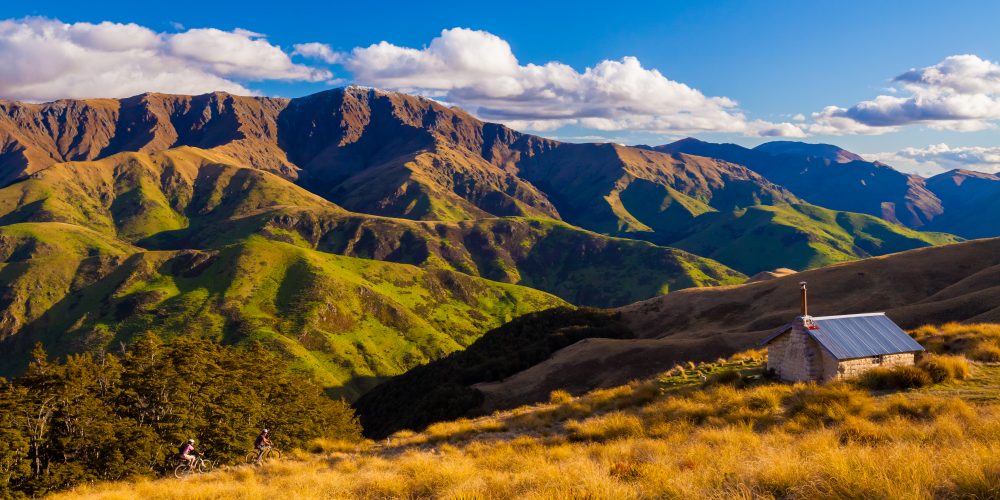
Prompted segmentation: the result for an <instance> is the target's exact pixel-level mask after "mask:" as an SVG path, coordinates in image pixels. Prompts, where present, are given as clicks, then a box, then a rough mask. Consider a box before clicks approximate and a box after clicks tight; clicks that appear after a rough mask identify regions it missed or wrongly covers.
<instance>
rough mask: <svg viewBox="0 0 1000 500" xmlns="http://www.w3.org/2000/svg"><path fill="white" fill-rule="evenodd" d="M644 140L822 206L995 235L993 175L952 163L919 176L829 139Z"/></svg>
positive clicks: (999, 190)
mask: <svg viewBox="0 0 1000 500" xmlns="http://www.w3.org/2000/svg"><path fill="white" fill-rule="evenodd" d="M645 147H646V148H647V149H650V150H653V151H661V152H667V153H685V154H693V155H701V156H708V157H712V158H720V159H723V160H726V161H731V162H734V163H739V164H741V165H746V166H747V167H749V168H751V169H753V170H754V171H756V172H759V173H760V174H761V175H763V176H765V177H767V178H768V179H770V180H772V181H774V182H776V183H778V184H780V185H782V186H784V187H785V188H787V189H788V190H789V191H791V192H793V193H795V195H796V196H798V197H799V198H802V199H803V200H806V201H808V202H810V203H814V204H817V205H821V206H823V207H826V208H831V209H835V210H845V211H849V212H860V213H865V214H869V215H874V216H877V217H880V218H883V219H885V220H888V221H890V222H895V223H898V224H903V225H905V226H907V227H910V228H914V229H922V230H928V231H943V232H947V233H952V234H956V235H959V236H961V237H964V238H983V237H988V236H996V235H997V234H1000V221H997V218H996V216H997V215H1000V203H998V200H1000V182H998V181H1000V177H997V176H996V175H994V174H986V173H980V172H972V171H967V170H951V171H948V172H944V173H941V174H938V175H935V176H933V177H931V178H923V177H921V176H919V175H914V174H906V173H903V172H899V171H897V170H895V169H893V168H892V167H890V166H889V165H886V164H884V163H881V162H877V161H875V162H869V161H866V160H865V159H864V158H862V157H861V156H859V155H857V154H854V153H851V152H849V151H845V150H843V149H841V148H838V147H837V146H833V145H829V144H804V143H800V142H789V141H775V142H768V143H765V144H761V145H760V146H757V147H755V148H752V149H748V148H744V147H742V146H738V145H736V144H713V143H709V142H704V141H699V140H697V139H693V138H688V139H683V140H680V141H677V142H673V143H670V144H664V145H662V146H656V147H648V146H645ZM987 219H991V220H993V221H994V222H989V221H987Z"/></svg>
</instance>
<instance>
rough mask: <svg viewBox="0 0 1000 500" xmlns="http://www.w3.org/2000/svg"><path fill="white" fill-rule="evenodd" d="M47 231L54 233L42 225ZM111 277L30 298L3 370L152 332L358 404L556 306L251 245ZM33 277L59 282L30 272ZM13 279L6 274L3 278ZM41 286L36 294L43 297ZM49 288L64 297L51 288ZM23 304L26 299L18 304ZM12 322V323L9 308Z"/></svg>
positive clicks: (136, 263) (116, 270)
mask: <svg viewBox="0 0 1000 500" xmlns="http://www.w3.org/2000/svg"><path fill="white" fill-rule="evenodd" d="M43 225H44V224H43ZM121 257H122V259H121V263H120V265H118V266H115V267H113V268H109V269H106V270H105V271H106V272H105V273H104V274H103V275H95V276H92V277H91V279H90V280H87V281H85V279H86V277H87V276H72V275H71V276H72V278H71V279H70V281H72V282H73V284H74V285H75V286H68V287H67V286H64V287H62V288H49V289H47V290H45V291H37V290H32V291H30V292H28V293H29V296H28V297H25V298H21V299H20V300H21V301H22V302H28V301H29V300H30V299H31V298H32V297H33V296H32V295H30V294H34V295H42V296H44V297H49V298H51V299H52V303H51V304H50V305H49V307H47V308H46V307H43V305H42V304H38V305H37V306H35V308H33V309H26V310H23V311H24V312H23V314H24V316H21V317H18V320H19V321H20V322H21V323H22V324H23V325H24V326H23V327H22V328H21V329H20V331H19V332H18V333H17V335H14V336H12V337H11V338H10V339H8V342H7V343H6V344H5V345H4V347H5V356H4V358H3V362H2V364H0V367H2V368H3V371H4V372H5V373H16V372H18V371H19V370H20V369H21V368H22V367H23V363H26V361H27V358H28V356H27V350H29V349H30V346H31V345H33V343H34V342H35V341H36V340H40V341H43V343H44V344H45V345H46V346H48V348H49V350H50V351H51V352H52V353H53V354H55V355H66V354H69V353H73V352H80V351H90V350H94V349H101V348H104V347H105V346H108V345H110V346H114V345H117V344H118V343H119V342H127V341H129V340H130V339H132V338H133V337H134V336H136V335H138V334H140V333H144V332H150V331H151V332H155V333H158V334H160V335H161V336H162V337H164V338H167V339H170V338H173V337H176V336H178V335H190V334H194V335H200V336H205V337H208V338H212V339H215V340H218V341H222V342H226V343H231V344H242V343H246V342H249V341H259V342H262V343H263V344H264V345H267V346H269V347H270V348H271V349H273V350H275V351H277V352H280V353H282V354H283V355H284V356H285V357H287V358H290V359H292V360H294V362H293V367H297V368H302V369H305V370H308V371H310V372H312V373H313V374H314V375H315V376H316V378H317V380H318V381H320V382H321V383H322V384H323V385H324V386H326V387H328V388H331V389H333V390H334V391H335V392H337V393H339V394H343V395H346V396H350V397H356V396H357V395H358V394H359V393H360V391H362V390H364V389H365V388H368V387H370V386H372V385H373V384H374V383H376V382H377V381H378V380H379V379H380V378H382V377H385V376H388V375H393V374H398V373H401V372H403V371H405V370H406V369H408V368H412V367H413V366H416V365H418V364H421V363H426V362H427V361H429V360H431V359H434V358H437V357H440V356H443V355H444V354H447V353H449V352H451V351H454V350H456V349H459V348H461V347H464V346H466V345H468V344H469V343H471V342H472V341H473V340H475V339H476V338H477V337H478V336H479V335H480V334H481V333H482V332H483V331H486V330H488V329H490V328H492V327H495V326H498V325H499V324H502V323H503V322H506V321H509V320H510V319H512V318H514V317H517V316H520V315H522V314H524V313H527V312H531V311H536V310H540V309H545V308H548V307H552V306H557V305H563V304H565V302H563V301H561V300H559V299H558V298H556V297H554V296H552V295H548V294H546V293H544V292H539V291H536V290H532V289H529V288H524V287H518V286H515V285H507V284H503V283H497V282H492V281H487V280H483V279H480V278H475V277H471V276H467V275H464V274H460V273H455V272H452V271H425V270H421V269H419V268H416V267H413V266H408V265H401V264H393V263H385V262H379V261H373V260H364V259H356V258H351V257H343V256H338V255H331V254H326V253H322V252H317V251H314V250H309V249H303V248H300V247H295V246H292V245H288V244H286V243H280V242H273V241H268V240H264V239H262V238H257V237H252V238H249V239H247V240H245V241H244V242H242V243H240V244H235V245H231V246H227V247H223V248H220V249H218V250H212V251H160V252H135V253H132V254H128V255H126V254H122V255H121ZM25 265H26V266H27V267H28V270H27V271H24V274H25V275H26V276H35V277H37V275H38V273H43V272H50V270H49V266H48V265H47V262H45V261H35V260H31V261H27V262H26V263H25ZM5 271H6V269H5ZM38 283H39V282H37V281H36V282H35V283H34V285H35V286H36V287H37V284H38ZM41 284H42V285H44V286H46V287H55V286H56V285H58V283H57V282H55V281H53V280H42V281H41ZM8 293H9V294H11V295H13V296H15V297H16V296H17V295H16V294H17V290H16V289H15V290H10V291H9V292H8ZM8 311H9V312H13V311H12V310H11V309H10V308H8Z"/></svg>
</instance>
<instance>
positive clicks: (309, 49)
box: [292, 42, 340, 64]
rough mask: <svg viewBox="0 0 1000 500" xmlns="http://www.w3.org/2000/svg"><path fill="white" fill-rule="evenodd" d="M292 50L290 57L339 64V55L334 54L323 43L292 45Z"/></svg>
mask: <svg viewBox="0 0 1000 500" xmlns="http://www.w3.org/2000/svg"><path fill="white" fill-rule="evenodd" d="M292 48H293V49H295V50H294V51H293V52H292V55H295V56H302V57H307V58H309V59H317V60H320V61H323V62H325V63H327V64H337V63H339V62H340V53H338V52H334V50H333V49H331V48H330V46H329V45H327V44H325V43H317V42H311V43H297V44H295V45H293V46H292Z"/></svg>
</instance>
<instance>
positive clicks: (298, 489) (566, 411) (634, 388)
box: [63, 357, 1000, 499]
mask: <svg viewBox="0 0 1000 500" xmlns="http://www.w3.org/2000/svg"><path fill="white" fill-rule="evenodd" d="M760 359H761V358H760V357H756V358H754V357H747V358H744V359H734V358H731V359H729V360H726V361H724V362H717V363H702V364H694V366H693V368H692V367H683V373H682V371H681V370H679V369H677V368H675V369H672V370H670V371H669V372H667V373H664V374H663V375H662V376H661V377H658V378H655V379H651V380H645V381H637V382H632V383H630V384H627V385H625V386H621V387H616V388H610V389H602V390H597V391H593V392H590V393H587V394H583V395H580V396H576V397H573V396H570V395H569V394H568V393H562V392H559V393H556V394H553V395H552V396H551V397H550V398H549V401H548V402H546V403H542V404H538V405H535V406H528V407H522V408H517V409H514V410H510V411H505V412H499V413H496V414H494V415H491V416H488V417H482V418H477V419H460V420H456V421H453V422H443V423H439V424H435V425H433V426H431V427H429V428H428V429H427V430H426V431H425V432H423V433H413V432H408V431H407V432H400V433H396V434H395V435H393V436H392V437H391V438H390V440H389V443H390V444H388V445H387V444H385V443H368V444H366V445H364V446H363V447H361V448H359V449H357V450H355V451H351V450H346V449H343V448H338V446H337V445H336V444H334V443H329V444H328V443H320V444H317V445H316V446H317V447H319V448H322V451H321V452H320V453H315V454H303V455H301V456H298V457H297V458H296V459H293V460H288V461H285V462H282V463H278V464H268V465H265V466H264V467H261V468H258V469H253V470H244V469H234V470H227V471H222V472H219V473H216V474H212V475H209V476H204V477H198V478H192V479H191V480H189V481H187V482H186V483H185V484H180V483H178V482H177V481H174V480H162V481H152V482H138V483H116V484H101V485H93V486H87V487H82V488H78V489H76V490H74V491H72V492H70V493H67V494H65V495H63V498H73V497H89V498H128V499H132V498H137V497H141V498H152V499H157V498H180V497H184V498H220V497H238V498H268V497H273V496H278V497H295V498H539V499H541V498H927V497H939V498H995V497H997V496H998V495H1000V489H998V485H1000V482H998V480H1000V405H996V404H992V403H988V404H987V403H983V404H976V403H969V402H966V401H963V400H962V399H960V398H959V397H956V396H954V395H951V393H942V392H941V390H943V389H942V388H945V389H947V388H949V387H956V392H955V393H954V394H961V391H959V390H958V389H957V388H958V387H960V384H961V383H962V382H961V381H962V379H963V378H962V376H958V375H961V369H960V368H955V366H965V365H962V363H961V360H959V359H956V358H952V357H938V358H930V357H929V358H927V360H928V363H925V364H924V367H925V368H927V367H928V366H931V364H930V361H931V360H933V361H934V363H937V364H936V365H934V366H938V365H940V367H941V369H943V370H945V371H947V372H948V373H949V374H951V378H952V379H953V382H954V383H955V384H958V385H944V386H941V385H936V386H933V390H924V389H915V390H908V391H904V392H897V393H888V394H886V393H884V392H875V393H873V392H869V390H868V389H867V388H865V387H863V386H861V385H859V384H857V383H854V382H841V383H835V384H830V385H815V384H793V385H790V384H780V383H776V382H773V381H770V380H767V379H765V378H762V377H760V376H759V375H760V374H761V373H762V372H763V367H762V365H761V363H760ZM942 359H944V360H945V361H943V362H942ZM953 365H954V366H953ZM935 369H936V368H935ZM917 371H919V372H920V373H923V374H924V376H927V377H929V375H928V373H929V371H925V370H923V369H919V370H917ZM698 372H700V373H702V374H706V375H707V377H706V378H707V380H701V378H700V377H699V376H698V375H696V373H698ZM930 372H933V370H930ZM994 372H995V373H994ZM727 373H734V374H735V375H728V374H727ZM975 374H976V378H975V380H976V381H979V380H980V376H981V375H982V380H1000V377H994V376H995V375H1000V367H995V366H989V365H983V366H977V367H976V371H975ZM737 376H738V379H737V378H736V377H737ZM998 390H1000V387H998Z"/></svg>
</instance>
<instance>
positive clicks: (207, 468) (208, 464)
mask: <svg viewBox="0 0 1000 500" xmlns="http://www.w3.org/2000/svg"><path fill="white" fill-rule="evenodd" d="M198 472H201V473H202V474H204V473H206V472H212V461H211V460H202V461H201V463H199V464H198Z"/></svg>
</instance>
